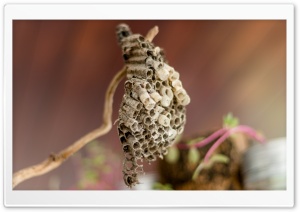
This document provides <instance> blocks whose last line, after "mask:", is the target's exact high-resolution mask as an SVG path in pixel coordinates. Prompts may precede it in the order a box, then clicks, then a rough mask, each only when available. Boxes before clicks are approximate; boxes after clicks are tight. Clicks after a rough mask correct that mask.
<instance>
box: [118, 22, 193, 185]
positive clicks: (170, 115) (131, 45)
mask: <svg viewBox="0 0 300 212" xmlns="http://www.w3.org/2000/svg"><path fill="white" fill-rule="evenodd" d="M117 37H118V41H119V44H120V46H121V48H122V51H123V58H124V60H125V65H126V71H127V79H128V80H127V81H126V82H125V94H124V97H123V101H122V103H121V107H120V110H119V118H118V121H119V122H118V123H119V124H118V133H119V137H120V141H121V143H122V148H123V151H124V153H125V159H124V166H123V174H124V182H125V184H126V185H127V186H129V187H132V186H134V185H135V184H136V183H138V174H140V173H143V172H144V171H143V165H142V161H143V159H145V160H146V161H148V162H149V163H150V162H151V161H155V160H156V159H157V157H160V158H163V155H165V154H166V153H167V148H168V147H169V146H170V145H172V143H173V142H174V140H175V138H176V136H177V135H179V134H181V133H182V132H183V129H184V125H185V122H186V109H185V106H186V105H187V104H189V102H190V98H189V96H188V95H187V93H186V91H185V90H184V88H183V87H182V83H181V81H180V80H179V73H178V72H176V71H175V70H174V68H173V67H171V66H169V65H168V64H167V63H166V61H165V58H164V53H163V51H162V49H161V48H159V47H156V46H154V44H153V43H151V42H149V41H147V40H146V39H145V38H144V37H143V36H141V35H140V34H132V33H131V30H130V29H129V27H128V26H127V25H125V24H120V25H119V26H118V27H117Z"/></svg>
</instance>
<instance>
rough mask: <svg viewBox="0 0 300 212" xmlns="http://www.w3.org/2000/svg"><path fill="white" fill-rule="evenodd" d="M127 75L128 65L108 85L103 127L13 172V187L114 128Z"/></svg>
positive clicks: (151, 34)
mask: <svg viewBox="0 0 300 212" xmlns="http://www.w3.org/2000/svg"><path fill="white" fill-rule="evenodd" d="M157 33H158V27H157V26H155V27H154V28H152V29H150V30H149V32H148V34H147V36H146V37H145V39H146V40H147V41H149V42H151V41H152V40H153V38H154V37H155V36H156V34H157ZM125 75H126V67H124V68H123V69H122V70H120V71H119V72H118V73H117V74H116V75H115V76H114V78H113V79H112V81H111V82H110V84H109V86H108V89H107V91H106V94H105V103H104V111H103V123H102V126H101V127H99V128H97V129H95V130H93V131H91V132H89V133H87V134H86V135H84V136H83V137H81V138H80V139H78V140H77V141H75V142H74V143H73V144H72V145H70V146H69V147H67V148H66V149H64V150H62V151H60V152H59V153H58V154H51V155H50V156H49V157H48V158H47V159H45V160H44V161H42V162H41V163H39V164H36V165H34V166H30V167H27V168H24V169H22V170H20V171H17V172H15V173H14V174H13V182H12V184H13V185H12V187H13V188H14V187H15V186H17V185H18V184H20V183H22V182H23V181H25V180H28V179H30V178H33V177H37V176H40V175H43V174H46V173H48V172H50V171H51V170H53V169H55V168H57V167H59V166H60V165H61V164H62V163H63V162H64V161H65V160H66V159H68V158H69V157H70V156H71V155H73V154H74V153H76V152H77V151H79V150H80V149H81V148H82V147H84V146H85V145H86V144H88V143H89V142H91V141H92V140H94V139H96V138H98V137H100V136H102V135H105V134H106V133H108V132H109V131H110V130H111V128H112V121H111V118H112V112H113V111H112V110H113V107H112V104H113V96H114V93H115V90H116V88H117V86H118V84H119V83H120V82H121V80H122V79H123V78H124V76H125Z"/></svg>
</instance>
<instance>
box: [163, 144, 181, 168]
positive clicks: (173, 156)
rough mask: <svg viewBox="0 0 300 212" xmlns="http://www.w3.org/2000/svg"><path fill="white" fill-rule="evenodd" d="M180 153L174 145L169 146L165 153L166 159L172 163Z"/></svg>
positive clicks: (175, 161)
mask: <svg viewBox="0 0 300 212" xmlns="http://www.w3.org/2000/svg"><path fill="white" fill-rule="evenodd" d="M179 156H180V153H179V150H178V148H177V147H176V146H174V145H173V146H171V147H170V148H169V150H168V154H167V155H166V160H167V162H168V163H171V164H174V163H177V161H178V159H179Z"/></svg>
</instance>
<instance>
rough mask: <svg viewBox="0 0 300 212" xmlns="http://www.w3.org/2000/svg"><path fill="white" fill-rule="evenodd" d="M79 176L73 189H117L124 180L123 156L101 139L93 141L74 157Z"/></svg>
mask: <svg viewBox="0 0 300 212" xmlns="http://www.w3.org/2000/svg"><path fill="white" fill-rule="evenodd" d="M72 160H73V162H74V163H75V166H76V175H77V177H78V183H77V185H75V186H73V187H72V188H73V189H83V190H115V189H119V188H118V187H119V182H121V181H122V174H121V173H120V172H119V170H121V169H122V158H121V157H120V156H119V155H118V154H117V153H116V152H115V151H113V150H112V149H109V148H107V147H106V146H105V144H104V143H101V142H99V141H92V142H91V143H89V144H87V145H86V146H85V147H84V149H83V150H82V151H80V152H77V153H76V154H75V155H74V157H72Z"/></svg>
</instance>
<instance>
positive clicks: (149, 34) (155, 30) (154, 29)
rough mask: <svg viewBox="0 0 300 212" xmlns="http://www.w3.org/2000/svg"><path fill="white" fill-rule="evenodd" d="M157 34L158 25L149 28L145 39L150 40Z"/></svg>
mask: <svg viewBox="0 0 300 212" xmlns="http://www.w3.org/2000/svg"><path fill="white" fill-rule="evenodd" d="M157 34H158V26H155V27H153V28H152V29H150V30H149V32H148V33H147V35H146V37H145V39H146V40H147V41H149V42H152V40H153V39H154V37H155V36H156V35H157Z"/></svg>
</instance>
